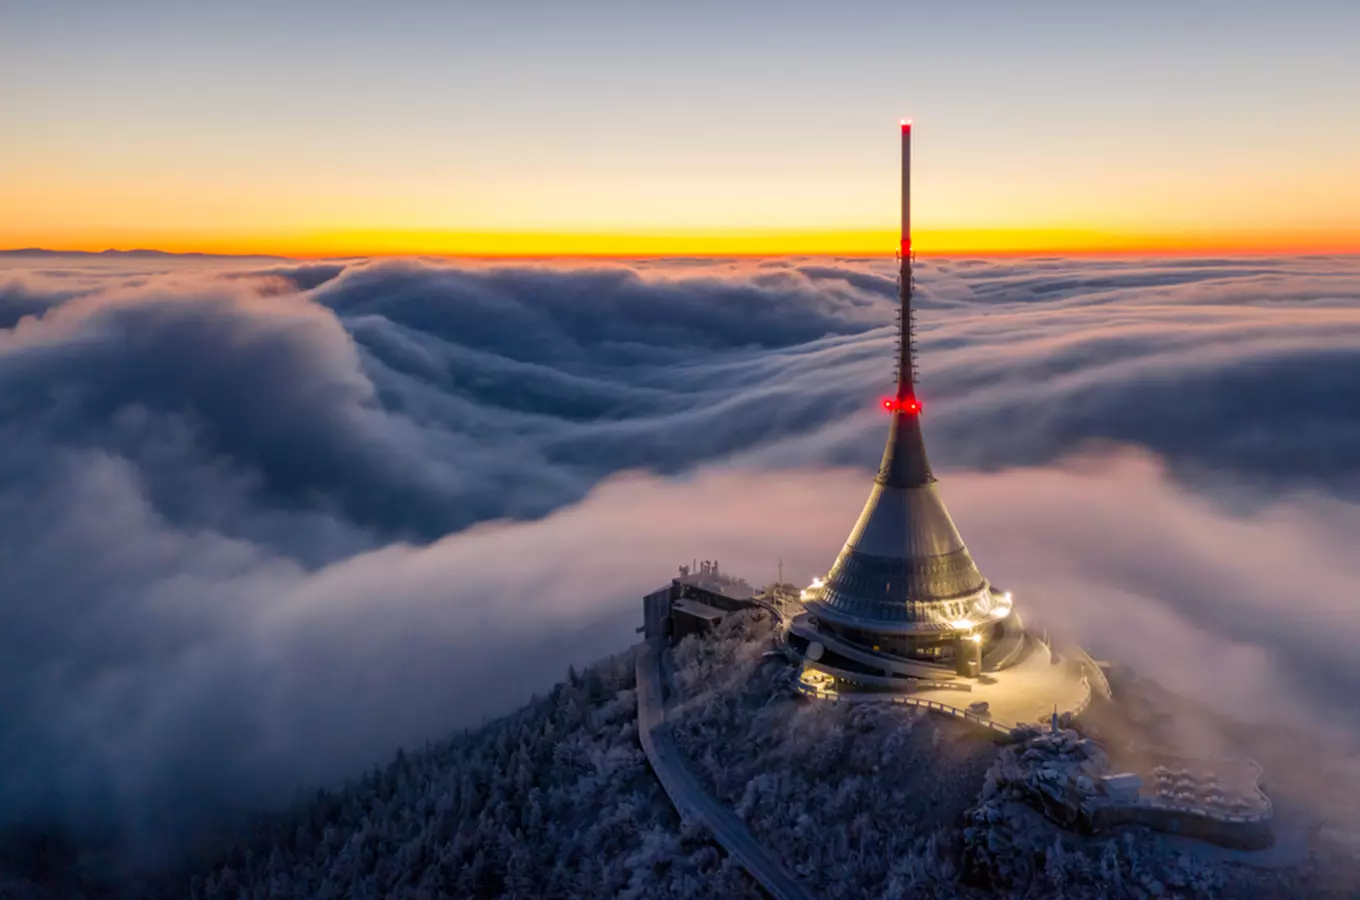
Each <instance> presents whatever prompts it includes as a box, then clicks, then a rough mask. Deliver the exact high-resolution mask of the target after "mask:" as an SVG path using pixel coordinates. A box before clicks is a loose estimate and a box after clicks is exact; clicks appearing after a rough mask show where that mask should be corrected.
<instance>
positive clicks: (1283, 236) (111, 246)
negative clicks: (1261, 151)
mask: <svg viewBox="0 0 1360 900" xmlns="http://www.w3.org/2000/svg"><path fill="white" fill-rule="evenodd" d="M913 244H914V248H915V250H916V251H917V253H918V255H920V256H935V257H965V256H966V257H984V258H985V257H999V258H1015V257H1033V256H1086V257H1090V256H1112V257H1129V256H1176V257H1184V256H1198V255H1205V254H1218V255H1233V256H1270V255H1277V256H1279V255H1287V256H1322V255H1346V256H1349V255H1355V254H1360V230H1358V231H1350V230H1346V229H1335V230H1332V229H1329V230H1322V229H1293V230H1288V229H1278V230H1274V231H1272V232H1261V231H1248V230H1245V229H1243V230H1236V231H1228V230H1220V231H1217V232H1207V231H1204V232H1189V231H1181V232H1171V231H1167V232H1160V233H1158V232H1141V233H1140V232H1132V231H1113V230H1098V229H1077V228H1012V229H1002V228H989V229H962V228H958V229H921V230H918V231H917V232H916V234H915V235H913ZM898 247H899V238H898V235H897V232H896V231H891V230H887V229H853V230H852V229H845V230H836V231H833V230H823V231H814V230H773V229H771V230H746V231H725V232H724V231H705V232H697V231H690V232H682V231H674V232H660V231H658V232H592V233H587V232H569V231H562V232H541V231H540V232H470V231H440V230H415V229H362V230H361V229H353V230H345V231H330V232H324V233H323V232H313V233H296V234H279V233H275V234H259V235H243V234H236V235H210V234H204V233H202V232H198V233H194V232H192V231H191V232H188V233H185V232H179V233H172V232H161V233H159V234H154V233H142V234H140V235H130V236H127V237H123V236H119V235H116V234H108V233H107V232H106V233H105V234H104V235H99V236H88V237H85V238H83V239H81V238H76V239H67V240H63V239H61V238H56V237H55V236H45V237H44V238H40V239H39V240H29V241H25V242H23V243H22V244H21V245H19V246H16V247H13V248H7V249H0V253H5V254H7V255H16V254H20V253H25V252H27V253H39V252H44V253H72V254H91V255H99V254H105V253H109V254H112V253H138V252H141V253H163V254H167V255H175V256H190V255H201V256H223V257H232V256H235V257H245V256H251V257H264V256H273V257H282V258H287V259H313V260H320V259H357V258H388V257H442V258H463V259H488V260H494V259H509V260H514V259H525V260H528V259H649V258H657V257H688V258H712V259H727V258H762V257H777V256H853V257H862V258H885V259H891V258H893V257H894V256H895V255H896V251H897V248H898Z"/></svg>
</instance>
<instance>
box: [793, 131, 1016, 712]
mask: <svg viewBox="0 0 1360 900" xmlns="http://www.w3.org/2000/svg"><path fill="white" fill-rule="evenodd" d="M913 261H914V256H913V253H912V247H911V123H910V122H906V121H904V122H902V240H901V250H900V270H899V279H900V281H899V297H900V298H901V323H900V325H901V327H900V333H901V336H900V340H899V342H898V351H897V391H896V393H895V395H894V396H893V397H892V398H891V399H888V400H885V401H884V402H883V406H884V407H885V408H886V409H887V410H888V412H889V413H890V414H891V416H892V420H891V424H890V426H889V430H888V443H887V446H886V447H885V448H884V450H883V461H882V464H881V465H880V466H879V469H878V476H877V478H875V479H874V486H873V489H872V490H871V491H870V493H869V499H868V502H867V503H865V504H864V511H863V512H861V513H860V516H859V520H858V521H857V522H856V523H855V527H854V528H853V529H852V530H851V532H850V537H849V538H848V539H847V540H846V542H845V546H844V548H842V550H841V552H840V555H839V556H838V557H837V558H836V561H835V563H834V564H833V565H832V566H831V569H830V571H829V572H828V573H827V575H826V577H825V579H817V580H816V581H814V582H813V585H812V586H811V587H810V588H808V589H807V590H806V591H804V592H803V600H804V606H805V608H806V610H807V612H806V614H805V615H802V616H799V617H798V618H796V619H795V620H794V623H793V625H792V627H791V628H790V638H791V643H792V644H793V645H794V646H795V647H799V648H803V649H805V650H806V658H807V660H808V664H809V665H811V667H812V668H815V669H817V670H818V671H820V672H822V673H823V674H824V675H830V676H833V677H834V678H835V679H836V681H837V682H838V683H839V685H840V687H841V688H842V689H845V688H847V687H852V688H854V689H866V690H883V689H888V690H898V689H900V690H910V689H912V687H913V686H914V683H915V682H917V681H919V680H922V679H925V680H931V681H940V680H954V679H955V678H957V676H960V675H963V676H967V675H973V676H976V675H977V674H978V673H979V671H980V670H981V669H982V668H983V667H984V666H986V667H988V668H998V667H1001V666H1004V665H1006V664H1007V663H1009V662H1010V661H1012V660H1013V659H1014V658H1015V657H1016V656H1017V655H1018V654H1019V653H1020V651H1021V649H1022V645H1023V632H1022V631H1021V629H1020V626H1019V622H1018V619H1013V618H1012V617H1011V598H1010V595H1009V594H1007V593H1004V592H1001V591H998V590H997V589H996V588H995V587H994V586H993V585H992V584H991V583H990V582H989V581H988V580H987V579H986V578H985V577H983V575H982V573H981V572H980V571H979V570H978V567H977V564H976V563H975V562H974V561H973V557H972V554H970V553H969V552H968V548H967V546H965V545H964V543H963V538H962V537H960V536H959V531H958V529H957V528H956V527H955V526H954V522H953V520H952V519H950V517H949V512H948V511H947V510H946V509H945V506H944V501H943V500H942V499H941V497H940V494H939V492H938V489H937V482H936V479H935V476H934V475H933V474H931V470H930V462H929V460H928V459H927V458H926V448H925V441H924V439H923V437H922V434H921V416H922V414H923V404H922V403H921V400H920V399H919V397H918V395H917V391H916V377H917V370H916V346H915V339H914V338H915V321H914V315H913V310H912V293H913V288H914V283H913V280H912V264H913Z"/></svg>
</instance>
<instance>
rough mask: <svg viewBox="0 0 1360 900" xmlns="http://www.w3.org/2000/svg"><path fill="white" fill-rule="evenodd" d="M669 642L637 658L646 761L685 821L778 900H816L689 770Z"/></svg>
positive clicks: (656, 642) (655, 642) (653, 644)
mask: <svg viewBox="0 0 1360 900" xmlns="http://www.w3.org/2000/svg"><path fill="white" fill-rule="evenodd" d="M664 647H665V639H664V638H661V639H658V638H653V639H651V640H649V641H647V642H646V643H645V644H644V645H643V648H642V652H641V653H639V654H638V657H637V703H638V735H639V737H640V738H641V740H642V749H643V751H644V752H645V753H646V754H647V761H648V762H649V763H651V765H652V771H653V772H655V773H656V777H657V780H659V781H660V782H661V787H662V788H663V789H664V790H665V791H666V796H668V797H670V799H671V803H672V804H673V805H674V806H675V811H676V812H678V813H679V814H680V818H681V819H684V820H686V821H689V822H702V823H703V824H704V825H707V826H708V828H709V830H710V831H712V832H713V836H714V838H715V839H716V840H717V841H718V843H719V844H720V845H722V848H723V849H724V850H726V851H727V853H728V855H730V856H731V857H732V858H733V859H735V860H736V861H737V862H739V863H741V865H742V866H743V867H744V868H745V869H746V871H747V872H749V873H750V874H751V877H752V878H754V879H755V880H756V881H757V882H759V883H760V886H761V887H763V888H764V889H765V890H766V891H767V892H768V893H769V894H770V895H771V896H772V897H775V898H776V900H812V894H810V893H808V891H807V889H806V888H804V887H803V886H802V885H801V884H800V883H799V882H797V881H796V880H794V879H793V878H792V877H791V876H790V875H789V874H788V873H787V872H785V871H784V869H783V867H782V866H780V865H779V863H777V862H775V860H774V858H773V857H771V856H770V855H769V854H768V853H766V852H765V848H763V847H761V846H760V844H758V843H757V842H756V839H755V838H753V837H752V836H751V832H749V831H747V830H746V825H745V824H744V823H743V822H742V821H741V819H738V818H737V816H736V813H734V812H732V810H730V809H729V808H727V807H726V806H724V805H723V804H722V803H719V802H718V801H717V799H715V798H714V797H713V796H712V795H710V794H709V793H708V792H707V791H705V790H704V788H703V785H701V784H700V783H699V780H698V779H697V778H695V777H694V773H692V772H691V771H690V770H689V768H688V767H687V766H686V764H685V757H684V756H683V754H681V752H680V748H679V747H677V746H676V744H675V741H674V739H672V738H671V735H670V731H669V730H668V729H667V728H666V705H665V697H664V696H663V693H664V691H663V682H662V674H661V653H662V650H663V648H664Z"/></svg>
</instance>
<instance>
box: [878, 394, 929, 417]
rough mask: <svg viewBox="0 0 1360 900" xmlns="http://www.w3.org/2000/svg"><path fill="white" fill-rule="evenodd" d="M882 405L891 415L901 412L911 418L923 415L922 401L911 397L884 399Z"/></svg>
mask: <svg viewBox="0 0 1360 900" xmlns="http://www.w3.org/2000/svg"><path fill="white" fill-rule="evenodd" d="M881 405H882V406H883V408H884V409H885V410H887V411H888V412H890V413H895V412H901V413H906V414H907V415H909V416H919V415H920V414H921V401H920V400H917V399H916V397H914V396H910V395H909V396H906V397H884V398H883V401H882V404H881Z"/></svg>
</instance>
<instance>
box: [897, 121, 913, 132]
mask: <svg viewBox="0 0 1360 900" xmlns="http://www.w3.org/2000/svg"><path fill="white" fill-rule="evenodd" d="M898 124H899V125H901V126H902V130H903V131H908V130H910V129H911V119H899V120H898Z"/></svg>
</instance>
